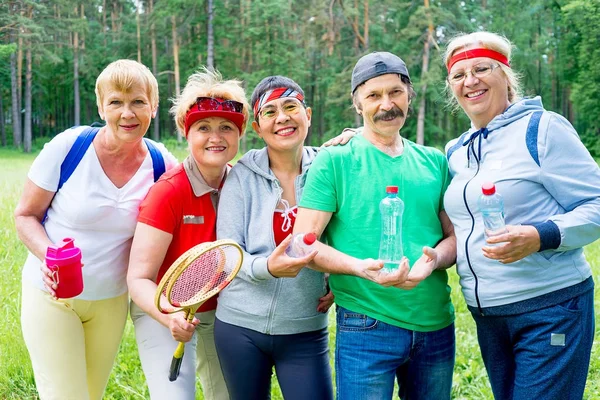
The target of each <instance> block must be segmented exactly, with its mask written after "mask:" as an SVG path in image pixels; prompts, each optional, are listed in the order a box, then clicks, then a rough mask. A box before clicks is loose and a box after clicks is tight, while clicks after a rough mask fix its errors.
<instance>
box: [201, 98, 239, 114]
mask: <svg viewBox="0 0 600 400" xmlns="http://www.w3.org/2000/svg"><path fill="white" fill-rule="evenodd" d="M196 105H197V106H198V111H217V110H221V111H229V112H236V113H241V112H242V111H243V110H244V105H243V104H242V103H240V102H239V101H235V100H223V101H220V100H217V99H215V98H213V97H198V98H197V99H196Z"/></svg>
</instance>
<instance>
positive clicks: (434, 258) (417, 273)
mask: <svg viewBox="0 0 600 400" xmlns="http://www.w3.org/2000/svg"><path fill="white" fill-rule="evenodd" d="M437 266H438V253H437V250H436V249H433V248H431V247H429V246H425V247H423V255H422V256H421V257H419V259H418V260H417V262H416V263H414V264H413V266H412V268H411V270H410V272H409V273H408V277H407V278H406V281H405V282H404V283H402V284H400V285H396V287H397V288H400V289H406V290H410V289H414V288H415V287H416V286H417V285H418V284H419V283H421V282H422V281H424V280H425V278H427V277H428V276H429V275H431V273H432V272H433V271H434V270H435V269H436V268H437Z"/></svg>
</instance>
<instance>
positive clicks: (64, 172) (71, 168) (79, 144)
mask: <svg viewBox="0 0 600 400" xmlns="http://www.w3.org/2000/svg"><path fill="white" fill-rule="evenodd" d="M99 130H100V127H97V126H94V124H92V126H88V127H87V128H86V129H84V130H83V131H82V132H81V133H80V134H79V136H77V139H75V143H73V146H72V147H71V149H70V150H69V152H68V153H67V156H66V157H65V159H64V160H63V162H62V164H60V178H59V180H58V188H57V189H56V192H55V193H54V196H56V193H58V191H59V190H60V188H62V187H63V185H64V184H65V183H66V182H67V181H68V180H69V178H70V177H71V175H73V172H75V168H77V165H79V162H80V161H81V159H82V158H83V156H84V154H85V152H86V151H87V149H88V148H89V147H90V145H91V144H92V141H93V140H94V138H95V137H96V134H97V133H98V131H99ZM144 142H145V143H146V146H147V147H148V151H149V152H150V157H151V158H152V167H153V168H154V182H156V181H157V180H158V179H159V178H160V177H161V175H162V174H164V173H165V171H166V167H165V160H164V158H163V156H162V153H161V152H160V150H158V147H156V145H155V144H154V143H152V141H151V140H150V139H146V138H144ZM53 200H54V197H53V198H52V200H51V201H50V204H52V201H53ZM47 218H48V210H46V214H45V215H44V218H43V219H42V225H44V224H45V223H46V219H47Z"/></svg>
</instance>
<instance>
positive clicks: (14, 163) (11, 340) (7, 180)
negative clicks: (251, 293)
mask: <svg viewBox="0 0 600 400" xmlns="http://www.w3.org/2000/svg"><path fill="white" fill-rule="evenodd" d="M174 153H176V155H177V156H178V157H179V159H180V160H181V159H183V155H184V151H183V150H181V149H179V150H176V151H174ZM32 161H33V156H31V155H23V154H21V153H17V152H14V151H7V150H1V149H0V171H2V172H1V175H0V243H1V245H0V271H1V277H0V298H1V299H3V305H2V307H1V309H0V321H2V322H1V323H0V399H15V400H16V399H19V400H21V399H37V395H36V390H35V384H34V380H33V373H32V370H31V364H30V362H29V357H28V354H27V349H26V348H25V345H24V343H23V339H22V335H21V328H20V323H19V307H20V287H21V284H20V282H21V267H22V264H23V262H24V260H25V256H26V251H25V247H24V246H23V245H22V244H21V243H20V242H19V240H18V239H17V235H16V232H15V228H14V222H13V218H12V213H13V210H14V207H15V205H16V202H17V200H18V198H19V196H20V191H21V188H22V185H23V182H24V181H25V177H26V174H27V170H28V168H29V165H30V164H31V162H32ZM585 250H586V254H587V257H588V260H589V261H590V263H591V264H592V267H593V270H594V279H595V281H596V282H597V283H598V282H600V241H598V242H596V243H594V244H592V245H590V246H588V247H587V248H586V249H585ZM450 275H451V286H452V299H453V302H454V305H455V308H456V342H457V349H456V366H455V369H454V380H453V388H452V394H453V398H454V399H468V400H471V399H473V400H475V399H476V400H479V399H492V395H491V390H490V387H489V383H488V380H487V376H486V374H485V370H484V367H483V363H482V361H481V356H480V354H479V348H478V346H477V338H476V333H475V326H474V323H473V321H472V318H471V317H470V315H469V313H468V311H467V309H466V306H465V303H464V300H463V298H462V295H461V293H460V291H459V289H458V278H457V276H456V273H455V272H454V270H453V269H452V270H451V272H450ZM599 287H600V286H597V288H596V297H595V299H596V320H597V321H598V320H599V319H600V289H599ZM330 321H331V326H330V332H331V348H332V349H333V346H334V343H335V337H334V332H335V328H334V326H333V324H334V320H333V318H331V315H330ZM40 329H44V330H46V331H47V332H48V333H49V334H51V333H52V327H51V326H40ZM599 333H600V323H599V324H597V327H596V341H595V342H594V349H593V353H592V362H591V367H590V373H589V376H588V383H587V388H586V393H585V396H584V398H585V399H588V400H592V399H600V335H599ZM165 361H166V362H168V360H165ZM198 396H199V397H198V398H202V397H201V394H199V395H198ZM146 398H149V397H148V392H147V390H146V387H145V381H144V375H143V373H142V370H141V366H140V362H139V360H138V357H137V349H136V344H135V339H134V336H133V326H132V324H131V323H130V322H128V324H127V328H126V332H125V337H124V339H123V342H122V344H121V349H120V352H119V355H118V358H117V361H116V364H115V367H114V369H113V372H112V375H111V378H110V381H109V384H108V388H107V391H106V395H105V399H119V400H120V399H146ZM273 398H274V399H281V398H282V397H281V393H280V392H279V390H278V388H277V386H276V385H274V387H273ZM532 400H542V399H532Z"/></svg>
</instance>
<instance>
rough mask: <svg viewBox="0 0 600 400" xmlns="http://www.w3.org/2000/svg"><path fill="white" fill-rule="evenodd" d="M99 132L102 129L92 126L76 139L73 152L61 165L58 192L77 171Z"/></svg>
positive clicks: (70, 151)
mask: <svg viewBox="0 0 600 400" xmlns="http://www.w3.org/2000/svg"><path fill="white" fill-rule="evenodd" d="M99 130H100V128H94V127H91V126H90V127H88V128H87V129H84V130H83V131H82V132H81V133H80V134H79V136H77V139H75V143H73V146H72V147H71V150H69V152H68V153H67V156H66V157H65V159H64V161H63V162H62V164H61V165H60V179H59V181H58V188H57V189H56V191H57V192H58V191H59V190H60V188H61V187H62V186H63V185H64V184H65V182H67V181H68V180H69V178H70V177H71V175H72V174H73V171H75V168H77V165H79V162H80V161H81V159H82V158H83V156H84V154H85V152H86V151H87V149H88V147H90V144H92V141H93V140H94V137H96V134H97V133H98V131H99Z"/></svg>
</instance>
